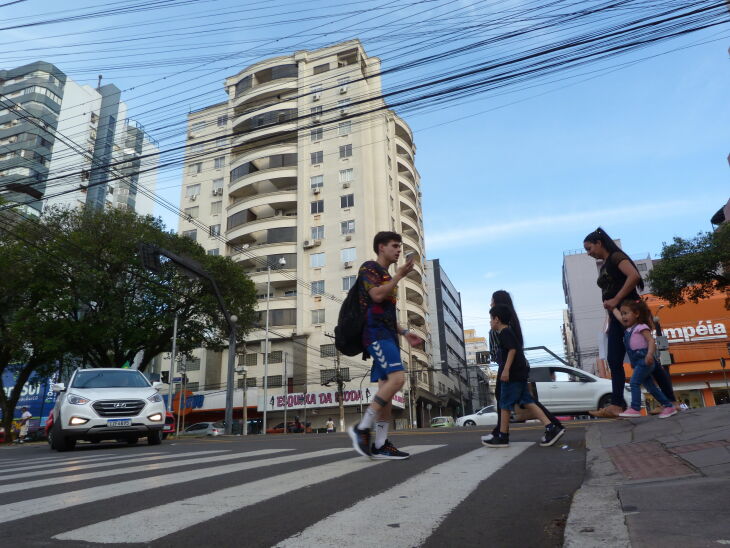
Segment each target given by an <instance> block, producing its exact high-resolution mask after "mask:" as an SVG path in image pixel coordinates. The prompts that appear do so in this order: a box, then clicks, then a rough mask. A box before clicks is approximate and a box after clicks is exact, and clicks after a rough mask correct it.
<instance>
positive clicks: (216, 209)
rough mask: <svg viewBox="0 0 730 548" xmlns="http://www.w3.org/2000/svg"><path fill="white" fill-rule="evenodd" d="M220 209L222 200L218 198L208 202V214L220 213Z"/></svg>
mask: <svg viewBox="0 0 730 548" xmlns="http://www.w3.org/2000/svg"><path fill="white" fill-rule="evenodd" d="M222 211H223V202H221V201H220V200H218V201H216V202H211V203H210V214H211V215H220V214H221V212H222Z"/></svg>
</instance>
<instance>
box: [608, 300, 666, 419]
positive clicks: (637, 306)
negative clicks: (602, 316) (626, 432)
mask: <svg viewBox="0 0 730 548" xmlns="http://www.w3.org/2000/svg"><path fill="white" fill-rule="evenodd" d="M620 310H621V323H622V324H623V325H624V327H625V328H626V331H625V332H624V346H626V353H627V354H628V355H629V360H631V367H632V368H633V370H634V374H633V375H631V383H630V384H631V407H629V408H628V409H626V411H624V412H623V413H620V414H619V417H625V418H626V417H640V416H641V387H642V385H643V386H644V388H646V389H647V391H648V392H649V394H651V395H652V396H654V398H655V399H656V400H657V401H658V402H659V403H661V404H662V406H663V407H664V410H663V411H662V412H661V413H660V414H659V418H660V419H666V418H669V417H671V416H672V415H676V414H677V409H676V408H675V407H674V405H673V404H672V402H671V401H669V398H667V396H666V395H664V392H662V391H661V390H660V389H659V387H658V386H657V385H656V383H655V382H654V379H653V378H652V376H651V373H652V371H653V370H654V366H655V360H654V353H655V352H656V343H655V342H654V337H652V335H651V332H652V329H653V328H654V322H653V321H652V318H651V312H650V311H649V307H648V306H646V303H645V302H644V301H631V300H626V301H624V302H622V303H621V308H620Z"/></svg>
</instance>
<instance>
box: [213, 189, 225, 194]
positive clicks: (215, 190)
mask: <svg viewBox="0 0 730 548" xmlns="http://www.w3.org/2000/svg"><path fill="white" fill-rule="evenodd" d="M222 195H223V189H222V188H214V189H213V196H222Z"/></svg>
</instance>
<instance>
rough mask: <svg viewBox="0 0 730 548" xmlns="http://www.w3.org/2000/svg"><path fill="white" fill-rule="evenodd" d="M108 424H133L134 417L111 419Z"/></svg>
mask: <svg viewBox="0 0 730 548" xmlns="http://www.w3.org/2000/svg"><path fill="white" fill-rule="evenodd" d="M106 425H107V426H132V419H109V420H108V421H106Z"/></svg>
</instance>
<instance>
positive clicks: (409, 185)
mask: <svg viewBox="0 0 730 548" xmlns="http://www.w3.org/2000/svg"><path fill="white" fill-rule="evenodd" d="M398 192H400V193H401V194H403V193H404V192H410V193H411V194H413V195H414V196H416V195H417V194H418V188H416V183H414V182H413V181H411V180H410V179H408V178H406V177H403V176H401V175H400V173H399V174H398Z"/></svg>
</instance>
